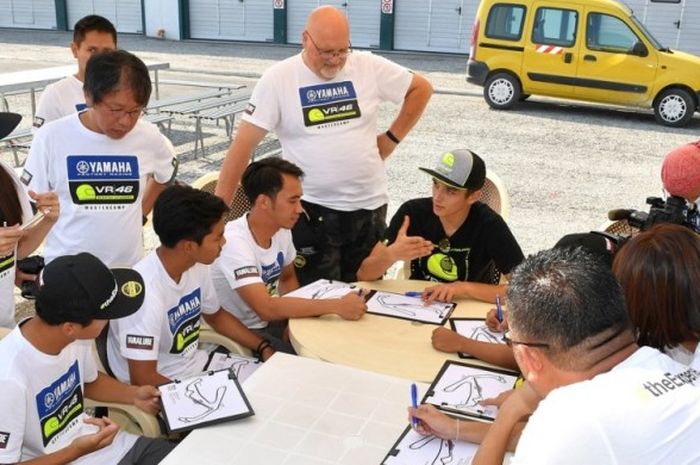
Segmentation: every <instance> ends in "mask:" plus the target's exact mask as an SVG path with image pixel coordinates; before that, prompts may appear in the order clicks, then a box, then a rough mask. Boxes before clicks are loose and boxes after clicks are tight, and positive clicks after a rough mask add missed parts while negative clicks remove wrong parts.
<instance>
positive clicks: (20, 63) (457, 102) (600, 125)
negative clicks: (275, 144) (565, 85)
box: [0, 30, 700, 253]
mask: <svg viewBox="0 0 700 465" xmlns="http://www.w3.org/2000/svg"><path fill="white" fill-rule="evenodd" d="M69 42H70V36H69V34H68V33H63V32H49V31H31V32H27V31H11V30H0V69H1V70H2V72H7V71H15V70H21V69H32V68H40V67H44V66H52V65H61V64H68V63H72V62H73V58H72V56H71V54H70V52H69V50H68V48H67V44H68V43H69ZM120 46H121V47H123V48H125V49H128V50H130V51H133V52H134V53H136V54H137V55H139V56H140V57H142V58H144V59H146V60H148V59H151V60H164V61H168V62H170V64H171V68H172V69H171V71H168V72H165V73H162V77H163V78H166V79H187V80H206V81H215V82H220V81H226V82H240V83H245V84H249V85H253V84H254V83H255V79H256V78H257V76H259V74H260V73H261V72H262V71H263V70H264V69H265V68H267V67H268V66H269V65H270V64H272V63H274V62H275V61H277V60H280V59H283V58H285V57H287V56H289V55H291V54H294V53H296V52H297V49H296V48H294V47H289V46H275V45H267V44H264V45H263V44H238V43H220V42H219V43H214V42H169V41H159V40H157V39H148V38H144V37H137V36H122V37H121V39H120ZM388 56H389V57H390V58H391V59H394V60H396V61H398V62H400V63H402V64H404V65H406V66H408V67H411V68H412V69H415V70H416V71H418V72H420V73H423V74H424V75H426V76H427V77H428V79H429V80H430V81H431V82H432V83H433V85H434V87H435V88H436V90H437V92H436V95H435V96H434V97H433V99H432V101H431V103H430V105H429V107H428V109H427V111H426V113H425V115H424V117H423V119H422V120H421V122H420V123H419V125H418V126H417V127H416V128H415V130H414V131H413V132H412V133H411V134H410V136H409V137H408V138H407V139H406V140H405V141H403V142H402V143H401V145H400V147H399V149H398V150H397V152H396V153H395V154H394V156H392V157H391V159H390V161H389V162H388V170H389V174H390V195H391V198H392V202H391V204H390V213H391V212H393V211H394V210H395V209H396V208H397V207H398V205H399V204H400V203H401V202H403V201H404V200H406V199H408V198H411V197H415V196H419V195H428V194H429V187H430V181H429V179H427V178H426V176H425V175H424V174H422V173H420V172H419V171H418V170H417V169H416V167H417V166H423V165H426V164H428V165H430V164H431V163H432V159H433V158H434V157H435V156H436V155H437V154H438V153H440V152H442V151H445V150H448V149H452V148H460V147H467V148H471V149H472V150H474V151H476V152H477V153H479V154H480V155H482V156H483V158H484V159H485V160H486V163H487V166H488V167H489V169H491V170H493V171H494V172H496V173H497V174H498V175H499V176H500V177H501V178H502V179H503V181H505V184H506V186H507V187H508V192H509V194H510V200H511V204H512V209H511V214H510V218H509V224H510V225H511V228H512V229H513V231H514V234H515V236H516V238H517V239H518V240H519V241H520V243H521V245H522V247H523V250H524V251H525V252H526V253H532V252H535V251H537V250H539V249H541V248H545V247H550V246H551V245H553V244H554V242H556V240H557V239H558V238H559V237H561V236H562V235H563V234H566V233H568V232H575V231H587V230H590V229H593V228H595V227H596V226H598V225H599V224H601V223H602V222H603V221H604V220H605V216H606V212H607V211H608V210H609V209H612V208H623V207H635V208H643V209H644V210H646V209H647V208H646V207H645V206H644V199H645V198H646V197H647V196H650V195H659V194H660V193H661V182H660V179H659V169H660V164H661V160H662V159H663V156H664V155H665V154H666V153H667V152H668V151H669V150H670V149H672V148H673V147H675V146H677V145H679V144H681V143H684V142H687V141H691V140H695V139H697V138H698V135H699V134H700V118H698V116H697V115H696V117H695V119H694V120H693V121H692V122H691V124H690V125H689V126H688V127H687V128H684V129H671V128H666V127H663V126H659V125H657V124H656V123H655V122H654V119H653V116H652V115H651V113H650V112H642V111H639V112H634V111H629V110H619V109H613V108H607V107H603V106H595V105H581V104H573V103H571V102H562V101H553V100H549V99H543V98H537V97H533V98H531V99H530V100H528V101H527V102H525V103H523V104H522V105H520V106H519V107H518V109H517V110H515V111H509V112H498V111H493V110H490V109H489V108H488V106H487V105H486V103H485V102H484V101H483V98H482V96H481V89H480V88H478V87H475V86H471V85H469V84H467V83H465V81H464V70H465V58H464V57H463V56H455V55H439V54H419V53H413V54H405V53H391V54H390V55H388ZM187 91H188V90H186V89H184V88H183V87H180V86H172V85H163V86H162V92H163V94H164V95H172V94H176V93H181V92H187ZM28 102H29V99H28V98H27V96H26V95H22V96H15V97H11V98H10V107H11V108H12V109H13V110H15V111H19V112H22V113H24V114H25V116H28V113H29V104H28ZM394 112H395V108H394V107H393V106H390V105H387V106H385V107H383V108H382V115H381V127H382V128H384V127H386V126H387V125H388V124H389V122H390V121H391V117H392V115H393V114H394ZM25 121H27V124H28V121H29V119H28V118H27V119H26V120H25ZM192 129H193V125H192V124H191V122H189V121H185V120H178V122H176V124H175V125H174V132H173V141H174V143H175V145H176V148H177V151H178V154H179V156H180V158H181V175H180V176H181V178H182V179H183V180H186V181H192V180H194V179H196V178H197V177H199V176H200V175H201V174H203V173H206V172H208V171H212V170H216V169H218V167H219V165H220V162H221V159H222V157H223V154H224V152H225V150H226V148H227V146H228V140H227V139H226V137H224V134H223V129H222V128H217V127H214V126H212V127H207V129H206V132H207V139H206V146H207V152H206V155H205V156H204V157H201V158H199V159H194V158H193V154H192V146H193V142H192ZM0 156H3V157H6V159H7V160H9V159H10V155H9V154H8V153H6V152H5V153H3V154H2V155H0Z"/></svg>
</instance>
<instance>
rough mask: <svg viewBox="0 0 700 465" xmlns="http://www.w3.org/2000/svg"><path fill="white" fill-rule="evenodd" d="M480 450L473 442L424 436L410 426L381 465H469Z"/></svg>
mask: <svg viewBox="0 0 700 465" xmlns="http://www.w3.org/2000/svg"><path fill="white" fill-rule="evenodd" d="M478 448H479V446H478V444H473V443H471V442H466V441H455V440H453V439H440V438H439V437H437V436H433V435H427V436H423V435H422V434H420V433H418V432H416V431H414V430H413V428H411V426H410V425H409V426H408V427H407V428H406V429H405V430H404V431H403V433H401V436H399V438H398V439H397V440H396V442H395V443H394V445H393V446H391V449H389V453H388V454H387V455H386V457H384V460H382V463H381V465H414V464H442V463H449V464H452V465H468V464H470V463H471V461H472V458H473V457H474V455H475V454H476V451H477V449H478Z"/></svg>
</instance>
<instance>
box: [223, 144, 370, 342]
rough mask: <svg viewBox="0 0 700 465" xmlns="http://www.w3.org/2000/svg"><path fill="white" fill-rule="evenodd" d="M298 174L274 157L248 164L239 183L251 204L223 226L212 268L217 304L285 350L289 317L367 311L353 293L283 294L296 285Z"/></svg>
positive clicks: (353, 317) (355, 314) (350, 317)
mask: <svg viewBox="0 0 700 465" xmlns="http://www.w3.org/2000/svg"><path fill="white" fill-rule="evenodd" d="M303 175H304V173H303V172H302V171H301V169H299V167H298V166H296V165H295V164H293V163H291V162H289V161H287V160H282V159H281V158H277V157H270V158H266V159H264V160H260V161H258V162H254V163H251V164H250V165H248V168H247V169H246V171H245V173H243V179H242V184H243V190H244V191H245V194H246V196H247V197H248V200H249V201H250V204H251V205H252V208H251V210H250V213H249V214H247V215H244V216H242V217H240V218H238V219H237V220H235V221H232V222H231V223H229V224H227V225H226V231H225V233H224V237H225V238H226V245H224V248H223V250H222V251H221V256H220V257H219V259H218V260H217V261H216V263H215V264H214V269H213V271H212V277H213V280H214V287H215V288H216V292H217V294H218V296H219V300H221V305H222V307H223V308H224V309H225V310H227V311H229V312H231V313H232V314H234V315H235V316H236V317H238V319H240V320H241V321H242V322H243V323H244V324H245V325H246V326H248V327H249V328H251V329H252V330H253V331H255V332H256V333H257V334H259V335H261V336H262V337H264V338H265V339H267V340H269V341H270V342H271V343H272V345H273V347H275V349H277V350H282V351H285V352H288V353H293V352H294V350H293V348H292V346H291V344H290V343H289V338H288V336H287V334H286V326H287V320H288V319H289V318H301V317H307V316H319V315H325V314H337V315H339V316H340V317H341V318H344V319H346V320H358V319H360V318H361V317H362V315H364V313H365V311H366V310H367V305H366V304H365V301H364V299H363V298H362V297H361V296H359V295H358V294H356V293H350V294H348V295H346V296H345V297H343V298H341V299H331V300H312V299H303V298H298V297H285V296H284V294H285V293H287V292H289V291H293V290H294V289H297V288H298V287H299V282H298V281H297V277H296V274H295V273H294V265H293V261H294V257H295V255H296V252H295V250H294V244H293V243H292V233H291V231H290V229H291V228H292V227H293V226H294V224H295V223H296V222H297V220H298V219H299V216H300V215H301V214H302V213H303V211H304V210H303V209H302V208H301V195H302V188H301V178H302V176H303ZM280 295H281V297H280Z"/></svg>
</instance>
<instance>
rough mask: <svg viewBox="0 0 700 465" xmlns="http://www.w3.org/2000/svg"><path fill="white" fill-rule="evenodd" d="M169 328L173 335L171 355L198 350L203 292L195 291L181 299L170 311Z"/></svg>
mask: <svg viewBox="0 0 700 465" xmlns="http://www.w3.org/2000/svg"><path fill="white" fill-rule="evenodd" d="M167 313H168V326H169V328H170V334H172V335H173V343H172V346H171V347H170V353H171V354H184V353H188V352H191V351H193V350H196V349H197V346H198V343H199V325H200V322H199V317H200V315H201V313H202V298H201V290H200V289H199V288H197V289H195V290H194V291H192V292H191V293H189V294H187V295H186V296H184V297H182V298H181V299H180V302H179V303H178V304H177V306H176V307H173V308H171V309H170V310H168V312H167Z"/></svg>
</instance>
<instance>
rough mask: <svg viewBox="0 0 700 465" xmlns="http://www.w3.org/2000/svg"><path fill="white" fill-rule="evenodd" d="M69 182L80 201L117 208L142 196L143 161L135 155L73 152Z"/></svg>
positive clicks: (76, 199)
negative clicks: (78, 153) (74, 153)
mask: <svg viewBox="0 0 700 465" xmlns="http://www.w3.org/2000/svg"><path fill="white" fill-rule="evenodd" d="M67 170H68V186H69V189H70V194H71V198H72V200H73V203H75V204H76V205H91V206H93V207H90V208H91V209H98V210H115V209H120V208H122V206H123V205H127V204H132V203H135V202H136V200H137V199H138V196H139V187H140V185H139V163H138V159H137V158H136V156H134V155H70V156H69V157H68V158H67Z"/></svg>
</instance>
